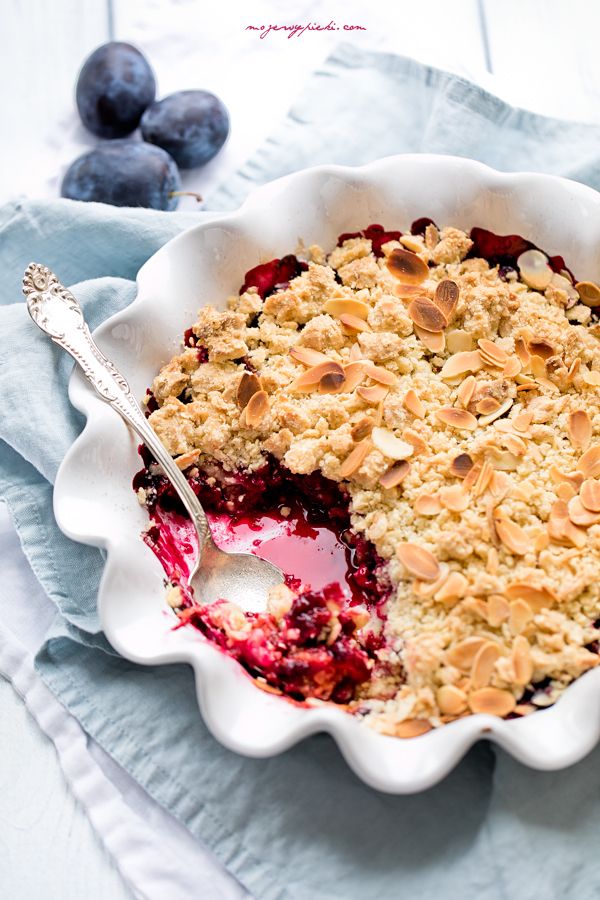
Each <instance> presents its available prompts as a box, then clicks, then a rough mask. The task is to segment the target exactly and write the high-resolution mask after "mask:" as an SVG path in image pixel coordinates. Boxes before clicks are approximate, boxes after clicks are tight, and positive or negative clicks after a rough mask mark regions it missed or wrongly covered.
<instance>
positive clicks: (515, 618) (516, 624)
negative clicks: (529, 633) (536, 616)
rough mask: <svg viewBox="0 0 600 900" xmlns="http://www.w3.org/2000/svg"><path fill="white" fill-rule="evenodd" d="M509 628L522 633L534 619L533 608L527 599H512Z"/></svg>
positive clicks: (516, 632) (513, 631)
mask: <svg viewBox="0 0 600 900" xmlns="http://www.w3.org/2000/svg"><path fill="white" fill-rule="evenodd" d="M509 605H510V616H509V622H508V625H509V628H510V630H511V631H512V633H513V634H520V633H521V632H522V631H523V629H524V628H525V626H526V625H528V624H529V622H531V620H532V619H533V610H532V609H531V606H529V604H528V603H526V602H525V600H511V602H510V604H509Z"/></svg>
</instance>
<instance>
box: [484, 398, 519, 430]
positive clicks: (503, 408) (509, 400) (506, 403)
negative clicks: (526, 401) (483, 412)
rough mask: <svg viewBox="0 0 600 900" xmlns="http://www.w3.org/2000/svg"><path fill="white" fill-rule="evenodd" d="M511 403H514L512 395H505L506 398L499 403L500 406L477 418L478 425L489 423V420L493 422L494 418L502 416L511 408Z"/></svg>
mask: <svg viewBox="0 0 600 900" xmlns="http://www.w3.org/2000/svg"><path fill="white" fill-rule="evenodd" d="M513 403H514V400H513V399H512V397H507V399H506V400H505V401H504V402H503V403H501V404H500V406H499V407H498V409H497V410H495V412H493V413H490V414H489V415H487V416H481V417H480V419H479V425H481V426H482V427H484V426H485V425H489V424H490V423H491V422H494V421H495V420H496V419H499V418H500V416H503V415H504V414H505V413H507V412H508V410H509V409H510V408H511V406H512V405H513Z"/></svg>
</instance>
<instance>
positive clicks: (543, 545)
mask: <svg viewBox="0 0 600 900" xmlns="http://www.w3.org/2000/svg"><path fill="white" fill-rule="evenodd" d="M549 546H550V538H549V537H548V534H547V533H546V532H544V531H541V532H539V533H538V535H537V536H536V538H535V541H534V542H533V548H534V550H535V552H536V553H541V552H542V550H546V549H547V548H548V547H549Z"/></svg>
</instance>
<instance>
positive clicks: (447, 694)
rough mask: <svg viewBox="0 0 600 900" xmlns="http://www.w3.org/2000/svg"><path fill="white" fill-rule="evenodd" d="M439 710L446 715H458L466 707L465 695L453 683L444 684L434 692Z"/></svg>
mask: <svg viewBox="0 0 600 900" xmlns="http://www.w3.org/2000/svg"><path fill="white" fill-rule="evenodd" d="M435 696H436V700H437V705H438V706H439V708H440V712H442V713H445V714H446V715H448V716H458V715H460V713H462V712H464V711H465V709H466V708H467V695H466V694H465V692H464V691H461V689H460V688H458V687H456V685H454V684H444V685H442V687H441V688H438V690H437V693H436V695H435Z"/></svg>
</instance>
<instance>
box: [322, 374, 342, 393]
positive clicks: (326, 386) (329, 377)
mask: <svg viewBox="0 0 600 900" xmlns="http://www.w3.org/2000/svg"><path fill="white" fill-rule="evenodd" d="M345 380H346V379H345V377H344V375H343V374H342V375H340V374H339V372H326V373H325V375H322V376H321V379H320V381H319V388H318V390H319V393H320V394H339V393H340V391H342V390H344V386H345Z"/></svg>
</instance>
